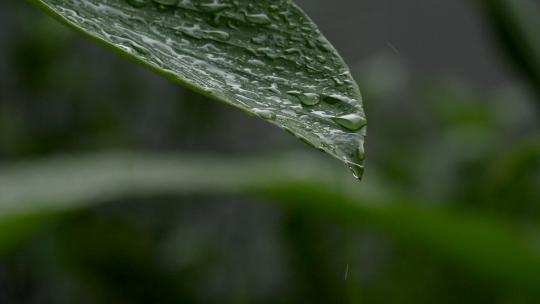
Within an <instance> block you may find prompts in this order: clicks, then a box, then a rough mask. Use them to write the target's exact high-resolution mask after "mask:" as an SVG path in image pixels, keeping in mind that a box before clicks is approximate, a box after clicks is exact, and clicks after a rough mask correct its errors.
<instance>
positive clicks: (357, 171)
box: [348, 163, 364, 179]
mask: <svg viewBox="0 0 540 304" xmlns="http://www.w3.org/2000/svg"><path fill="white" fill-rule="evenodd" d="M348 166H349V169H351V171H352V173H353V175H354V177H355V178H357V179H362V177H363V176H364V166H360V165H358V164H354V163H348Z"/></svg>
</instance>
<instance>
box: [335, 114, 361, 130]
mask: <svg viewBox="0 0 540 304" xmlns="http://www.w3.org/2000/svg"><path fill="white" fill-rule="evenodd" d="M333 120H334V121H335V122H336V123H337V124H338V125H340V126H342V127H344V128H346V129H349V130H351V131H356V130H359V129H361V128H362V127H364V126H365V125H366V124H367V120H366V119H365V118H364V117H363V116H361V115H359V114H347V115H343V116H339V117H334V118H333Z"/></svg>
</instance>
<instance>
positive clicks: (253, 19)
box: [244, 13, 272, 25]
mask: <svg viewBox="0 0 540 304" xmlns="http://www.w3.org/2000/svg"><path fill="white" fill-rule="evenodd" d="M244 16H246V20H247V21H248V22H250V23H253V24H260V25H268V24H271V23H272V19H270V18H269V17H268V16H267V15H266V14H263V13H260V14H244Z"/></svg>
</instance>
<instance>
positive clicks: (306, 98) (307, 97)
mask: <svg viewBox="0 0 540 304" xmlns="http://www.w3.org/2000/svg"><path fill="white" fill-rule="evenodd" d="M298 99H300V101H301V102H302V104H304V105H306V106H314V105H316V104H318V103H319V100H320V98H319V94H315V93H303V94H300V95H298Z"/></svg>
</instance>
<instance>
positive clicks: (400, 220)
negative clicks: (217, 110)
mask: <svg viewBox="0 0 540 304" xmlns="http://www.w3.org/2000/svg"><path fill="white" fill-rule="evenodd" d="M348 180H349V179H348V178H347V176H346V175H343V174H341V175H340V173H339V172H336V171H335V167H327V166H325V165H324V164H321V163H320V162H319V161H316V160H314V159H309V158H306V157H305V155H298V156H295V155H289V156H282V157H277V156H276V157H272V158H271V159H270V158H268V159H261V158H259V159H257V158H253V159H244V158H242V159H237V160H234V159H220V158H213V157H202V156H200V155H199V156H197V157H188V156H184V157H164V156H157V157H153V156H149V155H133V154H115V155H113V154H109V155H101V156H88V157H80V158H59V159H56V160H49V161H43V162H36V163H28V164H20V165H15V166H12V167H8V168H5V169H4V170H3V171H2V172H1V173H0V228H2V227H3V228H2V229H0V245H2V244H8V245H9V244H11V243H13V242H14V240H13V238H15V237H16V235H15V233H16V232H14V230H13V229H15V228H13V227H12V228H13V229H9V227H8V226H9V223H8V221H13V218H15V219H17V221H15V222H16V223H19V224H18V227H19V228H21V224H20V223H21V219H23V218H24V217H25V216H33V217H34V218H39V217H38V216H36V214H40V213H44V214H54V213H55V212H65V211H66V210H70V209H74V208H81V207H84V206H89V205H92V204H96V203H100V202H107V201H112V200H115V199H120V198H122V197H126V196H129V197H137V196H152V195H155V194H173V195H181V196H182V195H190V194H205V195H223V194H244V195H255V196H260V197H266V198H272V199H275V201H276V202H280V203H282V204H283V205H284V206H285V207H286V208H296V209H298V210H302V212H310V213H316V214H320V215H322V216H325V217H330V218H332V219H335V220H337V221H339V222H341V223H343V222H348V223H353V224H360V225H369V226H371V227H373V228H375V229H378V230H380V231H383V232H385V233H386V234H388V235H390V236H392V237H394V238H395V239H398V240H400V241H403V242H411V243H413V244H415V245H417V246H420V247H422V248H424V249H426V250H428V251H429V252H430V253H432V254H433V255H437V256H439V257H441V258H444V259H445V260H447V261H448V262H450V263H451V264H453V265H455V266H456V267H461V268H462V269H463V270H464V271H466V272H473V273H475V274H477V275H480V276H483V277H485V278H487V279H488V280H491V281H493V282H497V283H499V284H501V285H504V286H507V287H512V288H518V289H520V290H524V291H526V292H527V293H530V294H535V295H537V296H538V295H539V293H540V291H539V290H538V288H537V284H538V282H540V254H539V253H538V251H537V250H536V249H535V248H534V246H533V242H532V239H529V236H528V235H527V234H525V233H523V232H521V231H520V230H519V229H517V228H516V227H514V226H512V225H511V224H510V223H508V222H505V221H501V220H495V219H492V218H489V217H485V216H470V215H467V216H466V215H463V214H459V213H454V212H452V213H451V212H445V211H444V210H432V209H426V208H419V207H416V206H415V205H414V204H406V203H404V202H402V201H400V200H396V199H391V198H383V197H380V196H377V195H373V194H372V195H368V194H367V193H370V191H368V190H370V188H366V187H369V184H368V183H364V184H363V185H362V187H364V188H365V189H361V190H358V187H355V186H356V185H355V184H354V182H352V181H349V182H347V181H348ZM336 182H337V183H338V184H340V186H344V188H343V189H342V190H340V191H336V190H335V185H336ZM349 186H350V187H349ZM371 187H373V185H371ZM371 189H373V188H371ZM372 193H373V191H372ZM31 222H32V223H33V225H35V222H34V221H31ZM15 227H17V226H15ZM23 227H24V225H23ZM533 231H537V230H533ZM25 233H27V232H25ZM14 235H15V236H14ZM6 239H7V240H8V241H6V242H4V241H3V240H6ZM6 246H7V245H6ZM2 249H5V248H0V251H1V250H2Z"/></svg>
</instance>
